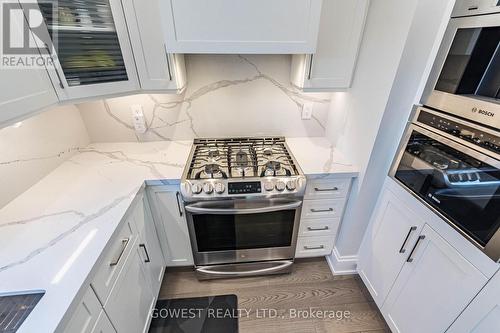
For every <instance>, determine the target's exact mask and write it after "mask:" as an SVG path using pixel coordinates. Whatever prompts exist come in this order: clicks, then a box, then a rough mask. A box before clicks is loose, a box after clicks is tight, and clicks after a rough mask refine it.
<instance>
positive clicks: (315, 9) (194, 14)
mask: <svg viewBox="0 0 500 333" xmlns="http://www.w3.org/2000/svg"><path fill="white" fill-rule="evenodd" d="M329 1H332V0H327V1H324V2H325V3H326V2H329ZM322 2H323V1H322V0H272V1H269V0H238V1H235V0H210V1H199V0H164V1H161V2H160V3H161V14H162V15H163V20H164V23H165V35H166V46H167V50H168V52H170V53H262V54H264V53H273V54H298V53H314V52H315V50H316V41H317V37H318V28H319V21H320V14H321V4H322Z"/></svg>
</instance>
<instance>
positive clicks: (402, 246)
mask: <svg viewBox="0 0 500 333" xmlns="http://www.w3.org/2000/svg"><path fill="white" fill-rule="evenodd" d="M415 230H417V227H415V226H413V227H411V228H410V231H408V235H406V238H405V240H404V241H403V245H401V248H400V249H399V253H405V252H406V249H405V247H406V242H408V239H409V238H410V235H411V233H412V232H414V231H415Z"/></svg>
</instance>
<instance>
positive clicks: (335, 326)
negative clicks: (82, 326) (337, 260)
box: [159, 258, 390, 333]
mask: <svg viewBox="0 0 500 333" xmlns="http://www.w3.org/2000/svg"><path fill="white" fill-rule="evenodd" d="M223 294H236V295H238V307H239V308H240V309H241V310H240V313H241V317H240V319H239V320H240V333H246V332H257V333H267V332H273V333H276V332H287V333H348V332H349V333H350V332H358V333H361V332H363V333H368V332H370V333H382V332H390V331H389V329H388V328H387V326H386V324H385V322H384V319H383V318H382V315H381V314H380V313H379V311H378V309H377V306H376V305H375V303H374V302H373V299H372V298H371V296H370V294H369V293H368V290H366V288H365V286H364V284H363V282H362V281H361V279H360V278H359V277H358V276H357V275H344V276H333V275H332V273H331V272H330V269H329V267H328V264H327V263H326V261H325V259H323V258H320V259H310V260H309V259H308V260H300V261H296V264H295V265H294V271H293V273H291V274H287V275H274V276H273V275H270V276H260V277H248V278H238V279H224V280H211V281H198V280H197V279H196V276H195V274H194V272H192V271H191V270H186V269H182V270H171V271H170V270H168V271H167V273H166V274H165V278H164V280H163V285H162V288H161V290H160V297H159V298H160V299H164V298H183V297H199V296H215V295H223ZM263 309H271V310H263ZM264 311H270V312H268V313H265V312H264ZM299 311H300V312H299ZM311 314H314V315H315V316H316V318H313V317H311ZM320 316H323V318H318V317H320Z"/></svg>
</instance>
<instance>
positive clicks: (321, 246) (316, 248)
mask: <svg viewBox="0 0 500 333" xmlns="http://www.w3.org/2000/svg"><path fill="white" fill-rule="evenodd" d="M324 248H325V246H324V245H319V246H307V245H306V246H304V250H321V249H324Z"/></svg>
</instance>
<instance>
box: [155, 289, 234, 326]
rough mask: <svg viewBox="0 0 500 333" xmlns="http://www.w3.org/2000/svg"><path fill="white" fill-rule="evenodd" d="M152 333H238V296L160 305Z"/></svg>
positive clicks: (172, 301)
mask: <svg viewBox="0 0 500 333" xmlns="http://www.w3.org/2000/svg"><path fill="white" fill-rule="evenodd" d="M152 315H153V319H152V321H151V326H150V328H149V333H238V298H237V296H236V295H221V296H211V297H196V298H177V299H164V300H158V302H156V308H155V310H154V311H153V313H152Z"/></svg>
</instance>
